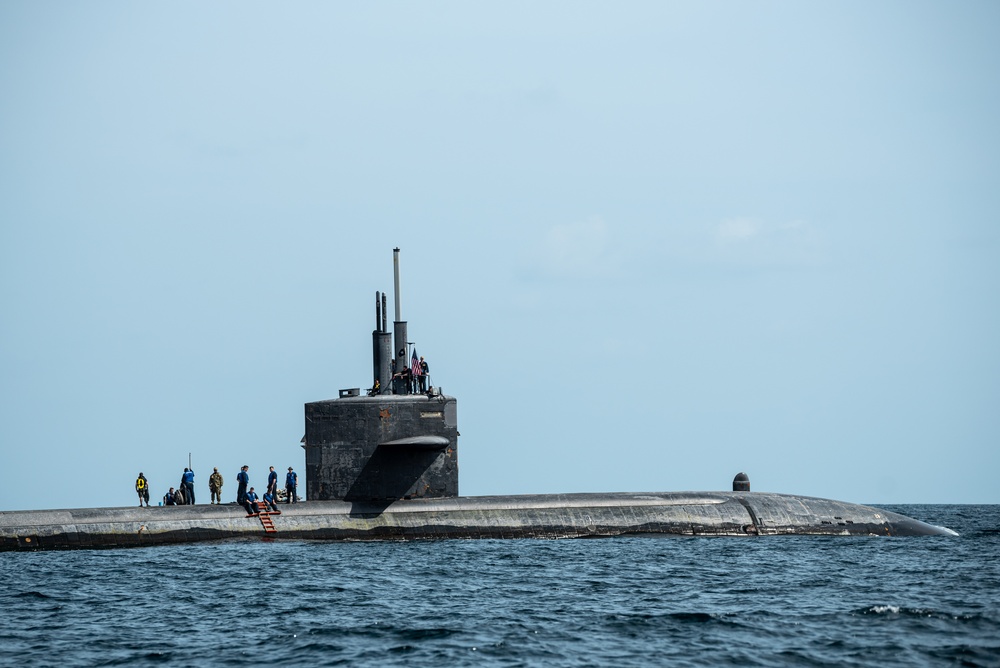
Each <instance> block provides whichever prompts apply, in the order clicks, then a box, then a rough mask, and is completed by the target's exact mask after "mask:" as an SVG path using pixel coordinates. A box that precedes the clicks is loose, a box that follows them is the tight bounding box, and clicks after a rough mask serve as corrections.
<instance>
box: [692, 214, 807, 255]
mask: <svg viewBox="0 0 1000 668" xmlns="http://www.w3.org/2000/svg"><path fill="white" fill-rule="evenodd" d="M712 237H713V239H714V244H713V250H712V252H711V253H710V257H712V258H713V259H714V260H715V261H721V262H723V263H726V264H739V265H748V266H759V267H763V266H805V265H816V264H819V263H821V262H822V258H823V256H824V252H823V246H824V244H823V240H822V236H821V234H820V232H819V230H817V229H816V228H815V226H813V225H811V224H809V223H807V222H806V221H803V220H791V221H787V222H782V223H773V222H769V221H764V220H760V219H757V218H750V217H737V218H726V219H724V220H722V221H721V222H719V223H718V224H716V225H715V226H714V228H713V229H712Z"/></svg>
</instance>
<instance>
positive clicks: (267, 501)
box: [264, 490, 281, 513]
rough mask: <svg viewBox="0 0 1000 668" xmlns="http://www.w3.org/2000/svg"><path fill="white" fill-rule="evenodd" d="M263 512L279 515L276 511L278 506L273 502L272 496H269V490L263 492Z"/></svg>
mask: <svg viewBox="0 0 1000 668" xmlns="http://www.w3.org/2000/svg"><path fill="white" fill-rule="evenodd" d="M264 510H273V511H274V512H276V513H280V512H281V511H280V510H278V505H277V503H276V502H275V498H274V494H271V490H268V491H266V492H264Z"/></svg>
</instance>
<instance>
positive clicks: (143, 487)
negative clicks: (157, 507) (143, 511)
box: [135, 471, 149, 508]
mask: <svg viewBox="0 0 1000 668" xmlns="http://www.w3.org/2000/svg"><path fill="white" fill-rule="evenodd" d="M135 492H136V494H138V495H139V507H140V508H142V502H143V501H145V502H146V507H147V508H149V482H148V481H147V480H146V476H144V475H143V474H142V471H139V477H138V478H136V479H135Z"/></svg>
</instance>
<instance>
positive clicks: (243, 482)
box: [236, 464, 250, 506]
mask: <svg viewBox="0 0 1000 668" xmlns="http://www.w3.org/2000/svg"><path fill="white" fill-rule="evenodd" d="M249 468H250V467H249V466H247V465H246V464H244V465H243V468H241V469H240V472H239V473H237V474H236V482H238V483H239V484H240V486H239V488H238V489H237V490H236V503H238V504H240V505H241V506H242V505H243V504H244V503H246V501H247V485H248V484H250V474H249V473H247V469H249Z"/></svg>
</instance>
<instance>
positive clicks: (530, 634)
mask: <svg viewBox="0 0 1000 668" xmlns="http://www.w3.org/2000/svg"><path fill="white" fill-rule="evenodd" d="M883 507H884V508H886V509H888V510H895V511H896V512H901V513H903V514H906V515H910V516H912V517H916V518H917V519H922V520H925V521H928V522H930V523H932V524H938V525H942V526H948V527H950V528H952V529H955V530H956V531H958V532H959V533H960V534H961V535H960V536H959V537H958V538H938V537H934V538H884V537H883V538H874V537H873V538H844V537H809V536H788V537H762V538H752V537H746V538H682V537H656V538H631V537H630V538H615V539H593V540H508V541H502V540H453V541H420V542H405V543H404V542H383V543H316V542H301V541H294V542H293V541H289V542H284V541H271V542H267V541H265V540H263V539H262V540H254V541H236V542H225V543H215V544H200V545H180V546H168V547H155V548H140V549H124V550H85V551H73V552H38V553H22V552H18V553H0V578H2V579H0V582H2V583H3V587H2V589H0V606H2V610H3V612H4V620H3V621H4V623H3V624H2V625H0V664H2V665H40V666H41V665H45V666H49V665H51V666H57V665H64V664H65V665H72V666H81V665H87V666H106V665H128V666H146V665H163V664H167V665H206V666H207V665H213V666H235V665H239V666H246V665H260V664H264V663H281V664H285V665H300V666H335V665H351V666H364V665H372V666H386V665H388V666H394V665H398V666H413V665H427V666H438V665H440V666H635V665H679V666H685V665H688V666H718V665H740V666H786V665H805V666H810V665H813V666H851V665H855V666H922V665H925V666H937V665H963V666H1000V559H998V557H1000V506H997V505H989V506H926V505H921V506H883Z"/></svg>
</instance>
